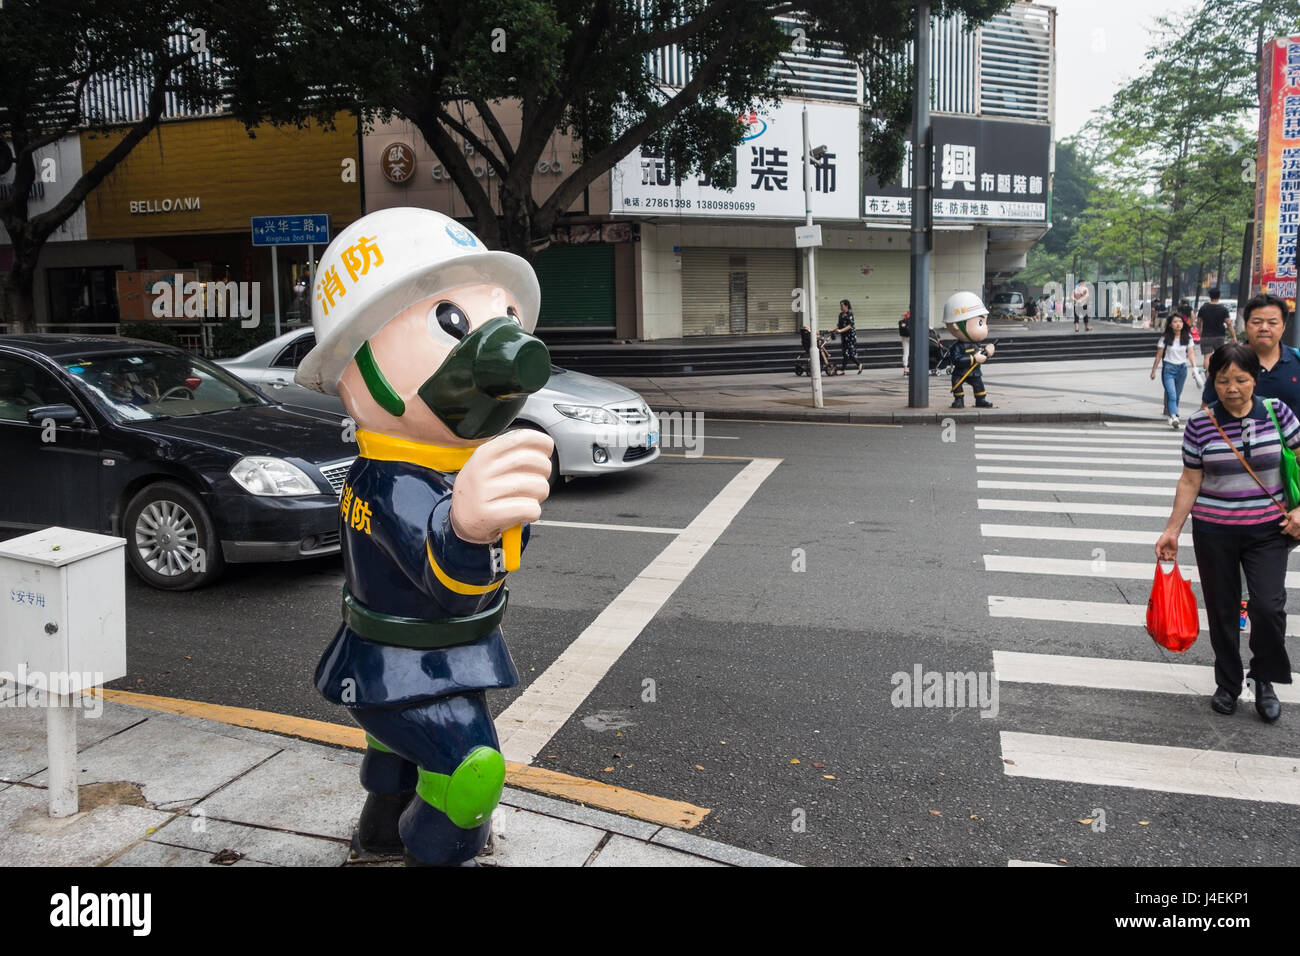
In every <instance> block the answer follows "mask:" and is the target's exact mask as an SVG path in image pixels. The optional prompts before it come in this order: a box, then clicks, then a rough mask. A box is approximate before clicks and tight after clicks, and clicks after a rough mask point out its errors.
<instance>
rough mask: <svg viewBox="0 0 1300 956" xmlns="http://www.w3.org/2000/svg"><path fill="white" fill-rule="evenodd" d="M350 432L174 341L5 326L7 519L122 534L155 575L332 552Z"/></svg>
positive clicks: (147, 572) (162, 582) (3, 508)
mask: <svg viewBox="0 0 1300 956" xmlns="http://www.w3.org/2000/svg"><path fill="white" fill-rule="evenodd" d="M348 431H349V429H347V428H345V422H344V419H343V417H342V416H340V415H336V414H331V413H330V412H325V411H319V410H313V409H305V408H296V407H295V408H289V407H286V406H283V405H280V404H278V403H276V402H273V401H270V400H269V399H268V398H266V396H265V395H263V394H261V393H260V392H258V391H256V390H254V389H253V388H251V387H250V386H249V385H248V384H247V383H245V382H243V381H241V380H240V379H238V378H236V377H235V376H234V375H231V374H230V373H229V372H227V371H225V370H224V369H221V368H219V367H218V366H216V365H213V364H212V363H210V362H206V361H204V360H203V359H201V358H197V357H195V356H193V355H190V354H189V353H187V352H183V351H181V350H180V349H176V348H172V347H170V346H166V345H159V344H157V343H154V342H143V341H138V340H135V339H123V338H107V337H92V336H75V335H0V474H3V476H4V477H3V481H0V487H3V489H4V492H5V493H4V495H3V497H0V525H3V526H7V527H9V528H17V529H23V530H31V529H37V528H45V527H49V526H50V525H61V526H63V527H68V528H79V529H84V530H87V531H97V532H101V533H104V534H115V535H120V536H121V537H124V538H125V539H126V553H127V556H128V558H129V560H130V562H131V566H132V568H134V569H135V571H136V573H137V574H138V575H139V576H140V577H141V578H142V579H143V580H144V581H146V582H147V583H149V584H151V585H153V586H154V587H158V588H163V589H166V590H177V591H179V590H188V589H190V588H194V587H198V586H199V585H202V584H206V583H208V582H210V581H212V580H213V579H215V578H216V577H217V575H219V574H220V573H221V569H222V567H223V566H224V564H225V562H227V561H230V562H240V561H292V560H296V559H299V558H308V557H316V556H318V555H327V554H331V553H335V552H337V551H338V550H339V493H340V491H341V489H342V487H343V479H344V476H345V475H346V474H347V470H348V467H349V466H350V465H351V463H352V459H353V458H354V457H355V456H356V445H355V444H351V443H349V442H348V441H347V440H346V439H347V438H348V437H350V436H349V435H348V434H347V432H348Z"/></svg>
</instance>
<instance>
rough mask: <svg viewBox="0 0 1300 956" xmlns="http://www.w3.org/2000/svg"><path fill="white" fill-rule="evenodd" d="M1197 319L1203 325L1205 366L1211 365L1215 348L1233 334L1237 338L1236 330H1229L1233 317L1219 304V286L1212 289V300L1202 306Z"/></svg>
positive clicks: (1202, 342)
mask: <svg viewBox="0 0 1300 956" xmlns="http://www.w3.org/2000/svg"><path fill="white" fill-rule="evenodd" d="M1196 320H1197V322H1198V324H1199V325H1200V327H1201V343H1200V345H1201V354H1202V355H1203V356H1205V367H1206V368H1207V369H1208V368H1209V367H1210V356H1211V355H1213V354H1214V350H1215V349H1217V348H1218V347H1219V346H1220V345H1222V344H1223V343H1224V342H1225V341H1226V340H1227V338H1228V336H1229V335H1230V334H1231V335H1232V337H1233V339H1234V340H1235V339H1236V337H1237V336H1236V333H1235V332H1229V329H1230V327H1231V323H1232V317H1231V316H1230V315H1228V310H1227V309H1225V308H1224V307H1223V306H1222V305H1220V304H1219V287H1218V286H1215V287H1214V288H1213V289H1211V290H1210V301H1209V302H1207V303H1205V305H1203V306H1201V308H1200V309H1199V310H1198V311H1197V313H1196Z"/></svg>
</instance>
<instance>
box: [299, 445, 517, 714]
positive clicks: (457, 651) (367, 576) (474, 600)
mask: <svg viewBox="0 0 1300 956" xmlns="http://www.w3.org/2000/svg"><path fill="white" fill-rule="evenodd" d="M363 436H364V437H363ZM358 440H359V443H360V445H361V455H360V456H359V457H358V458H357V459H356V461H355V462H353V464H352V467H351V469H350V470H349V471H348V477H347V481H346V482H345V484H344V486H343V494H342V497H341V498H340V500H339V510H340V512H341V515H340V517H341V522H342V549H343V565H344V570H345V572H346V574H347V586H348V590H349V591H350V592H351V593H352V596H353V598H354V599H355V600H357V601H358V602H360V603H361V604H362V605H364V606H365V607H366V608H367V609H369V610H371V611H375V612H378V613H380V614H387V615H393V616H398V617H407V618H420V619H422V620H437V619H442V618H448V617H465V616H468V615H471V614H475V613H477V612H479V611H483V610H486V609H488V608H490V607H493V606H495V605H496V604H497V602H498V601H500V600H501V598H502V597H503V595H504V589H503V584H504V582H505V577H506V573H505V571H504V570H502V563H503V562H502V556H501V551H500V548H499V546H494V545H483V544H471V543H469V542H466V541H463V540H461V539H460V538H459V537H457V535H456V532H455V531H454V530H452V527H451V488H452V482H453V479H454V475H452V474H448V473H444V472H442V471H438V470H436V469H435V468H434V467H430V466H429V464H428V461H430V460H436V459H437V458H438V454H439V453H440V452H442V451H443V450H441V449H438V448H436V447H435V446H430V445H417V444H415V443H413V442H405V441H401V440H394V439H390V438H386V437H385V436H380V435H373V434H370V435H367V434H366V433H360V432H359V433H358ZM422 452H427V454H422ZM399 455H401V456H411V457H416V458H424V459H425V461H426V464H417V463H415V462H413V461H408V460H394V459H396V458H397V456H399ZM372 456H373V457H372ZM466 457H467V456H466ZM456 467H457V468H458V467H459V465H457V466H456ZM528 537H529V529H528V527H527V526H526V525H525V527H524V532H523V543H524V545H527V543H528ZM518 679H519V675H518V673H517V672H516V671H515V666H514V662H513V661H512V660H511V659H510V652H509V650H507V648H506V644H505V640H504V639H503V638H502V636H501V629H500V627H497V628H494V629H493V630H492V632H491V633H490V634H488V635H487V636H486V637H483V638H481V639H480V640H476V641H472V642H470V643H465V644H458V645H456V646H453V647H445V648H439V649H434V650H429V649H422V648H409V647H397V646H393V645H389V644H380V643H377V642H375V641H371V640H367V639H366V638H363V637H361V636H360V635H358V634H356V633H355V632H354V631H353V630H352V629H351V628H350V627H348V625H347V624H343V625H342V626H341V627H340V628H339V631H338V633H337V634H336V636H335V638H334V641H333V642H332V643H331V644H330V646H329V648H328V649H327V650H326V651H325V655H324V657H322V658H321V662H320V665H319V666H318V667H317V670H316V687H317V689H318V690H319V691H320V692H321V693H322V694H323V695H324V696H325V698H326V699H327V700H330V701H332V702H334V703H336V704H343V705H344V706H350V707H373V706H391V705H400V704H409V703H414V702H416V701H421V700H427V699H429V698H434V697H443V696H446V695H448V694H455V693H460V692H462V691H471V690H482V689H486V688H491V687H512V686H514V685H515V684H516V683H517V682H518Z"/></svg>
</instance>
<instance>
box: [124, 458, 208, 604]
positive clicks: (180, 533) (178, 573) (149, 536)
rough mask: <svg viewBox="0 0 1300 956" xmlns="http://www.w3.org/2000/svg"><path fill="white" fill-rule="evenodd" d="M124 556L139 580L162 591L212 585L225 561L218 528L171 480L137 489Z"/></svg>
mask: <svg viewBox="0 0 1300 956" xmlns="http://www.w3.org/2000/svg"><path fill="white" fill-rule="evenodd" d="M122 536H123V537H125V538H126V554H127V558H128V559H129V560H130V562H131V567H132V569H133V570H134V571H135V573H136V574H137V575H139V576H140V579H141V580H143V581H144V582H145V583H146V584H148V585H151V586H152V587H155V588H159V589H161V590H164V591H189V590H191V589H193V588H197V587H202V586H203V585H205V584H210V583H211V582H212V581H214V580H216V578H217V577H218V576H219V575H220V574H221V569H222V567H223V566H224V565H225V559H224V558H223V557H222V554H221V542H220V541H218V540H217V532H216V528H215V527H214V526H213V524H212V519H211V518H210V517H208V512H207V509H206V508H204V507H203V502H201V501H200V500H199V498H198V495H196V494H194V492H192V491H190V490H189V489H188V488H185V487H183V486H182V485H178V484H176V483H174V482H170V481H159V482H156V483H155V484H152V485H148V486H147V487H145V488H143V489H141V490H140V491H139V492H138V493H137V494H136V496H135V497H134V498H132V499H131V503H130V504H129V505H127V507H126V513H125V516H124V518H123V521H122Z"/></svg>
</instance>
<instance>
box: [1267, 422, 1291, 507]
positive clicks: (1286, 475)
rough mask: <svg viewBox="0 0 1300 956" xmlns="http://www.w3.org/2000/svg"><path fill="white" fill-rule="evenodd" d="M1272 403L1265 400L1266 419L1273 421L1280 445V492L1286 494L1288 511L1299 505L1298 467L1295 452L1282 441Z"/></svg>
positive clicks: (1280, 429)
mask: <svg viewBox="0 0 1300 956" xmlns="http://www.w3.org/2000/svg"><path fill="white" fill-rule="evenodd" d="M1273 401H1274V400H1273V399H1265V400H1264V404H1265V405H1266V406H1267V407H1268V417H1269V418H1271V419H1273V427H1274V428H1276V429H1277V437H1278V441H1280V442H1281V443H1282V463H1281V473H1282V490H1283V491H1285V492H1286V507H1287V510H1288V511H1290V510H1291V509H1293V508H1295V507H1296V506H1297V505H1300V465H1297V464H1296V460H1295V452H1293V451H1292V450H1291V449H1290V448H1288V447H1287V445H1286V442H1285V441H1284V440H1283V439H1282V426H1281V425H1279V424H1278V423H1277V413H1276V412H1274V411H1273Z"/></svg>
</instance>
